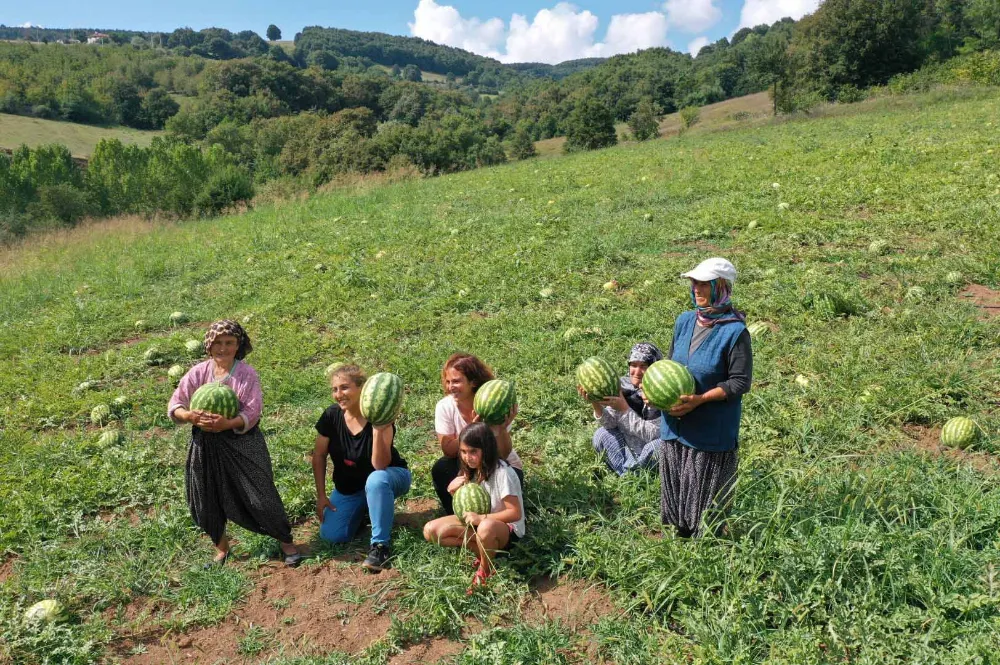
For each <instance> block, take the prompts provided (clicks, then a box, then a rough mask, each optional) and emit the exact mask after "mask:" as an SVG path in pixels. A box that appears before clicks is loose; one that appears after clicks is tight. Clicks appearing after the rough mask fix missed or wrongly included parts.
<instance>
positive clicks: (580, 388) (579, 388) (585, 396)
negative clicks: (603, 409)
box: [576, 385, 596, 404]
mask: <svg viewBox="0 0 1000 665" xmlns="http://www.w3.org/2000/svg"><path fill="white" fill-rule="evenodd" d="M576 394H577V395H579V396H580V397H582V398H583V399H585V400H587V401H588V402H590V403H591V404H593V403H594V402H595V401H596V400H592V399H590V395H588V394H587V391H586V390H584V389H583V386H579V385H578V386H577V387H576Z"/></svg>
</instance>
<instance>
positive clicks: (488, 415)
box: [472, 379, 517, 425]
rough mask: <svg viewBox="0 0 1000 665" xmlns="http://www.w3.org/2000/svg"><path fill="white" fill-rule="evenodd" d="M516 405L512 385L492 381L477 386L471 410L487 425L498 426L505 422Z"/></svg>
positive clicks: (502, 381) (501, 381) (507, 382)
mask: <svg viewBox="0 0 1000 665" xmlns="http://www.w3.org/2000/svg"><path fill="white" fill-rule="evenodd" d="M515 404H517V392H515V390H514V384H513V383H511V382H510V381H504V380H503V379H493V380H492V381H487V382H486V383H484V384H483V385H481V386H479V390H477V391H476V398H475V399H474V400H472V408H473V409H475V410H476V413H478V414H479V417H480V418H482V420H483V422H484V423H486V424H487V425H499V424H501V423H502V422H503V421H505V420H507V415H508V414H510V410H511V409H513V408H514V405H515Z"/></svg>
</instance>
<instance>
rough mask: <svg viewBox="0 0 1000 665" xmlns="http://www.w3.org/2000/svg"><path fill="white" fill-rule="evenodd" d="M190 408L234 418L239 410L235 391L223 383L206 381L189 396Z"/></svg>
mask: <svg viewBox="0 0 1000 665" xmlns="http://www.w3.org/2000/svg"><path fill="white" fill-rule="evenodd" d="M190 407H191V410H192V411H204V412H206V413H211V414H214V415H217V416H222V417H223V418H235V417H236V415H237V414H238V413H239V412H240V400H239V398H238V397H237V396H236V391H234V390H233V389H232V388H230V387H229V386H227V385H226V384H224V383H218V382H215V381H213V382H212V383H206V384H205V385H203V386H202V387H201V388H198V390H196V391H194V395H192V396H191V405H190Z"/></svg>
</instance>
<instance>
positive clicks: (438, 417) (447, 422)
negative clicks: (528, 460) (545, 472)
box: [434, 395, 524, 470]
mask: <svg viewBox="0 0 1000 665" xmlns="http://www.w3.org/2000/svg"><path fill="white" fill-rule="evenodd" d="M468 424H469V423H467V422H465V418H463V417H462V412H461V411H459V410H458V403H456V402H455V398H454V397H452V396H451V395H446V396H445V397H443V398H442V399H441V400H440V401H439V402H438V403H437V407H435V409H434V431H435V432H437V433H438V434H440V435H442V436H458V433H459V432H461V431H462V430H463V429H465V427H466V425H468ZM507 464H510V465H511V466H512V467H514V468H515V469H521V470H523V469H524V466H523V465H522V464H521V458H520V457H519V456H518V454H517V451H516V450H514V449H513V448H511V449H510V455H507Z"/></svg>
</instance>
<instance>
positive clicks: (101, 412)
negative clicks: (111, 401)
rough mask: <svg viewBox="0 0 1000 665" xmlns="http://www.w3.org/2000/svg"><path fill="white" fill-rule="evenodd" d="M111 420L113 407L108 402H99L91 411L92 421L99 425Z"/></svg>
mask: <svg viewBox="0 0 1000 665" xmlns="http://www.w3.org/2000/svg"><path fill="white" fill-rule="evenodd" d="M110 420H111V407H109V406H108V405H107V404H98V405H97V406H95V407H94V408H93V409H91V411H90V422H92V423H94V424H95V425H97V426H98V427H100V426H101V425H103V424H105V423H106V422H108V421H110Z"/></svg>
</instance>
